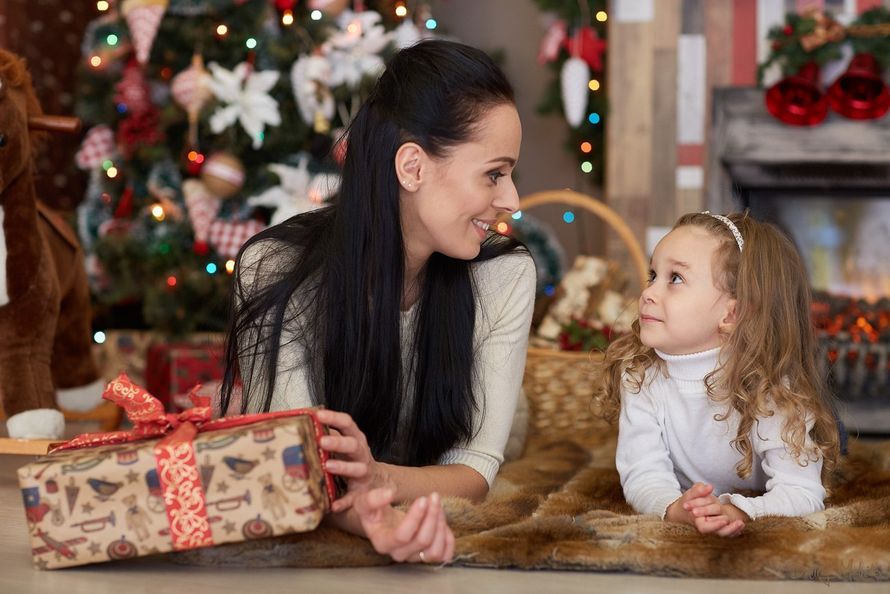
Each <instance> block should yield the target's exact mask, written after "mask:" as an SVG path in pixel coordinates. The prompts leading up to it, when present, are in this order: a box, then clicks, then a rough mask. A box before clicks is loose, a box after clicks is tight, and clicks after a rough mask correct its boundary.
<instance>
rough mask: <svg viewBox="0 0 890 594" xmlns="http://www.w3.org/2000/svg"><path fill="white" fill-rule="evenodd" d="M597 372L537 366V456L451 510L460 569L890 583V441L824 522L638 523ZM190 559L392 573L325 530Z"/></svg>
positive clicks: (860, 446) (536, 359)
mask: <svg viewBox="0 0 890 594" xmlns="http://www.w3.org/2000/svg"><path fill="white" fill-rule="evenodd" d="M589 370H590V367H589V366H588V365H585V364H583V362H581V363H579V362H578V361H571V360H567V359H563V358H558V357H542V356H530V358H529V364H528V366H527V370H526V378H525V389H526V393H527V394H528V395H529V399H530V409H531V426H530V436H529V440H528V444H527V447H526V451H525V454H524V455H523V456H522V458H520V459H519V460H516V461H513V462H509V463H507V464H505V465H504V466H503V467H502V469H501V472H500V474H499V475H498V479H497V481H496V483H495V485H494V487H493V489H492V491H491V493H490V494H489V496H488V498H487V499H486V500H485V501H484V502H483V503H480V504H476V505H474V504H471V503H469V502H467V501H465V500H461V499H448V500H446V509H447V511H448V517H449V522H450V524H451V526H452V528H453V529H454V531H455V536H457V559H456V560H455V564H457V565H466V566H483V567H503V568H507V567H509V568H523V569H571V570H588V571H633V572H636V573H643V574H652V575H669V576H688V577H711V578H713V577H726V578H745V579H816V580H890V442H870V443H865V442H859V441H854V442H853V443H852V444H851V451H850V455H849V456H847V457H846V458H845V459H844V461H843V462H842V464H841V466H840V468H839V470H838V472H837V473H836V479H835V481H834V484H833V486H832V489H831V496H830V499H829V500H828V502H827V509H826V510H825V511H824V512H820V513H817V514H813V515H810V516H807V517H804V518H767V519H761V520H757V521H756V522H752V523H750V524H749V525H748V526H747V527H746V528H745V531H744V532H743V534H742V535H741V536H739V537H738V538H734V539H722V538H719V537H716V536H702V535H699V534H698V533H697V532H696V531H695V530H694V529H693V528H692V527H690V526H685V525H678V524H670V523H665V522H662V521H661V520H659V519H658V518H657V517H655V516H643V515H638V514H634V513H633V511H632V510H631V509H630V508H629V507H628V505H627V504H626V503H625V501H624V497H623V496H622V493H621V486H620V484H619V482H618V474H617V472H616V471H615V467H614V451H615V432H614V429H613V428H611V427H609V426H607V425H605V424H603V423H602V422H601V421H599V420H597V419H596V417H595V416H594V415H593V414H592V413H591V411H590V408H589V402H590V397H589V395H590V377H589ZM172 559H173V560H174V561H176V562H178V563H187V564H200V565H216V566H241V567H245V566H249V567H271V566H289V567H334V566H368V565H380V564H385V563H388V560H387V559H386V558H383V557H381V556H380V555H377V554H376V553H375V552H374V551H373V549H372V548H371V547H370V546H369V545H368V543H367V542H366V541H363V540H361V539H359V538H357V537H353V536H350V535H348V534H344V533H342V532H339V531H337V530H335V529H332V528H328V527H322V528H320V529H318V530H316V531H315V532H312V533H308V534H300V535H292V536H287V537H281V538H276V539H267V540H261V541H252V542H246V543H239V544H234V545H225V546H221V547H215V548H211V549H199V550H196V551H191V552H188V553H179V554H177V555H175V556H172Z"/></svg>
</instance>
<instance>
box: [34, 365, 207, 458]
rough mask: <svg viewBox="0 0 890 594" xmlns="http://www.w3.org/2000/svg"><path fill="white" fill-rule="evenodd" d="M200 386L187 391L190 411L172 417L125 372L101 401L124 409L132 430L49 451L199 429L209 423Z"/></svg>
mask: <svg viewBox="0 0 890 594" xmlns="http://www.w3.org/2000/svg"><path fill="white" fill-rule="evenodd" d="M200 387H201V385H200V384H198V385H196V386H195V387H194V388H192V389H191V391H190V392H189V398H190V399H191V401H192V403H193V404H194V405H195V406H194V407H193V408H189V409H187V410H184V411H182V412H180V413H175V414H174V413H167V412H165V410H164V405H163V403H162V402H161V401H160V400H158V399H157V398H155V397H154V396H152V395H151V394H150V393H149V392H148V391H147V390H145V389H144V388H142V387H140V386H138V385H136V384H134V383H133V382H132V381H131V380H130V378H129V377H128V376H127V374H126V373H121V374H120V375H119V376H117V378H116V379H114V380H112V381H111V382H109V383H108V386H106V387H105V391H104V392H103V393H102V398H104V399H105V400H109V401H111V402H114V403H115V404H117V405H118V406H120V407H121V408H123V409H124V412H125V413H126V415H127V418H128V419H130V422H131V423H133V430H132V431H110V432H108V433H84V434H81V435H78V436H77V437H75V438H74V439H71V440H70V441H67V442H65V443H63V444H60V445H58V446H56V447H53V448H52V449H51V450H50V451H52V452H58V451H64V450H73V449H77V448H82V447H95V446H100V445H113V444H117V443H126V442H131V441H139V440H142V439H146V438H152V437H162V436H164V435H168V434H170V433H172V432H173V431H175V430H176V428H177V427H179V426H180V425H182V424H183V423H191V424H193V425H194V426H196V427H200V426H201V425H203V424H204V423H207V422H208V421H210V420H211V408H210V406H209V405H210V398H209V397H207V396H198V394H197V392H198V390H199V389H200Z"/></svg>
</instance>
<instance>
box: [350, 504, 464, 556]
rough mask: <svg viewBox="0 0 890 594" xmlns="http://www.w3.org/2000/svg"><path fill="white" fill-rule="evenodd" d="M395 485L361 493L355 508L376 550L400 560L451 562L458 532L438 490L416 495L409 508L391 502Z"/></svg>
mask: <svg viewBox="0 0 890 594" xmlns="http://www.w3.org/2000/svg"><path fill="white" fill-rule="evenodd" d="M393 495H394V491H393V490H392V489H388V488H383V489H372V490H370V491H365V492H363V493H361V494H358V495H357V496H356V497H355V500H354V503H355V505H354V511H355V513H356V514H357V515H358V517H359V520H360V521H361V524H362V528H363V529H364V531H365V535H366V536H367V537H368V540H370V541H371V544H372V545H374V550H376V551H377V552H378V553H382V554H385V555H389V556H390V557H392V558H393V559H394V560H396V561H406V562H409V563H418V562H419V563H447V562H449V561H451V558H452V557H453V556H454V534H452V532H451V529H450V528H449V527H448V523H447V522H446V521H445V512H444V511H443V510H442V505H441V502H440V499H439V495H438V494H437V493H433V494H432V495H430V496H429V497H421V498H419V499H416V500H415V501H414V503H412V504H411V507H409V508H408V511H407V512H402V511H399V510H396V509H394V508H393V507H392V506H391V503H392V498H393Z"/></svg>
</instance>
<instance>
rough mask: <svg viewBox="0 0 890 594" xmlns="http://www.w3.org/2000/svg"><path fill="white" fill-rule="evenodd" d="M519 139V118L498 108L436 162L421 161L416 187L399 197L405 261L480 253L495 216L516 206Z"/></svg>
mask: <svg viewBox="0 0 890 594" xmlns="http://www.w3.org/2000/svg"><path fill="white" fill-rule="evenodd" d="M521 141H522V127H521V124H520V122H519V114H518V113H517V112H516V108H515V107H514V106H513V105H511V104H503V105H497V106H495V107H492V108H491V109H489V110H488V111H487V112H486V113H485V114H484V115H483V116H482V118H481V119H480V121H479V124H478V128H477V130H476V132H475V133H474V134H473V138H472V139H471V140H470V141H469V142H466V143H464V144H461V145H458V146H456V147H454V148H452V149H450V150H449V152H448V154H447V155H445V156H444V157H443V158H441V159H437V158H433V157H431V156H427V155H426V154H424V155H423V156H422V157H421V165H420V173H419V179H418V181H419V183H417V185H416V186H409V187H408V189H407V190H406V189H403V190H402V194H401V198H400V208H401V212H402V230H403V234H404V239H405V249H406V251H407V254H408V258H409V260H414V263H421V262H425V261H426V259H427V258H429V256H430V255H431V254H432V253H433V252H440V253H442V254H445V255H446V256H450V257H452V258H459V259H461V260H472V259H473V258H475V257H476V256H477V255H478V254H479V246H480V244H481V243H482V241H483V240H484V239H485V237H486V236H487V235H488V233H489V231H487V228H488V227H493V226H494V225H495V223H496V220H497V216H498V214H500V213H504V212H506V213H512V212H514V211H515V210H516V209H517V208H518V207H519V195H518V194H517V192H516V186H515V185H513V179H512V177H511V175H512V172H513V167H514V166H515V165H516V161H517V160H518V159H519V145H520V142H521ZM408 190H410V191H408ZM410 264H411V262H409V265H410Z"/></svg>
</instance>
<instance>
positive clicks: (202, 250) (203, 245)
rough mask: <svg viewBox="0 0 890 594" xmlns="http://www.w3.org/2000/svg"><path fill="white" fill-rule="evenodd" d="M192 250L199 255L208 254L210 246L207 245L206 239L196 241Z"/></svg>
mask: <svg viewBox="0 0 890 594" xmlns="http://www.w3.org/2000/svg"><path fill="white" fill-rule="evenodd" d="M192 251H193V252H194V253H195V255H197V256H206V255H207V254H209V253H210V246H209V245H207V242H206V241H196V242H195V243H193V244H192Z"/></svg>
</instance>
